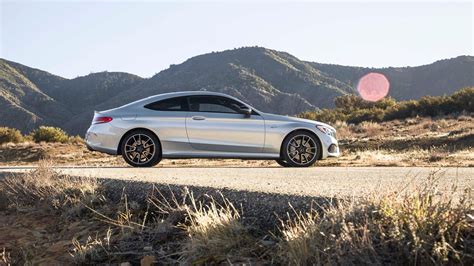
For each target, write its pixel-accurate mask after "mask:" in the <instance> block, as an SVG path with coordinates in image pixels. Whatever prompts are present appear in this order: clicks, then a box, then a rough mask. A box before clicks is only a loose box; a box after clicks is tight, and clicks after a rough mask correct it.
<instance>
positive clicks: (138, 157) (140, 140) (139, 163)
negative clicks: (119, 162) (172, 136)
mask: <svg viewBox="0 0 474 266" xmlns="http://www.w3.org/2000/svg"><path fill="white" fill-rule="evenodd" d="M121 150H122V157H123V159H124V160H125V161H126V162H127V163H128V164H129V165H131V166H133V167H152V166H155V165H156V164H158V163H159V162H160V161H161V147H160V141H159V140H158V138H157V137H156V136H155V135H154V134H152V133H150V132H149V131H146V130H135V131H132V132H130V133H127V135H125V137H124V140H123V142H122V147H121Z"/></svg>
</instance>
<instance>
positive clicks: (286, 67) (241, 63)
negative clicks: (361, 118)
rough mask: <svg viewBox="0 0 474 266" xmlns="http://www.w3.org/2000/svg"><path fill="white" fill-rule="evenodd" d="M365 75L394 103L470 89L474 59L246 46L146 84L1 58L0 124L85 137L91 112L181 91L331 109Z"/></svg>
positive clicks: (268, 106) (295, 108) (266, 107)
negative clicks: (322, 54) (305, 53)
mask: <svg viewBox="0 0 474 266" xmlns="http://www.w3.org/2000/svg"><path fill="white" fill-rule="evenodd" d="M369 72H379V73H382V74H384V75H386V76H387V78H388V79H389V80H390V82H391V90H390V94H389V95H390V96H392V97H394V98H395V99H398V100H406V99H418V98H419V97H421V96H425V95H432V96H437V95H442V94H451V93H452V92H454V91H456V90H458V89H461V88H462V87H467V86H473V85H474V57H473V56H458V57H455V58H451V59H443V60H438V61H436V62H434V63H432V64H427V65H422V66H416V67H387V68H366V67H353V66H341V65H335V64H322V63H317V62H308V61H303V60H300V59H298V58H297V57H295V56H293V55H291V54H289V53H286V52H280V51H276V50H272V49H267V48H263V47H244V48H235V49H231V50H225V51H220V52H211V53H208V54H202V55H197V56H194V57H191V58H189V59H188V60H186V61H184V62H183V63H181V64H176V65H170V67H169V68H167V69H165V70H162V71H160V72H158V73H157V74H155V75H154V76H152V77H150V78H142V77H139V76H137V75H134V74H130V73H126V72H108V71H104V72H97V73H91V74H89V75H85V76H80V77H76V78H73V79H67V78H63V77H60V76H57V75H54V74H51V73H49V72H47V71H43V70H40V69H36V68H31V67H28V66H25V65H22V64H20V63H16V62H13V61H9V60H5V59H0V102H1V103H2V106H3V108H2V111H1V112H0V126H10V127H16V128H19V129H20V130H22V131H23V132H28V131H30V130H32V129H33V128H35V127H37V126H39V125H42V124H46V125H53V126H59V127H62V128H63V129H65V130H66V131H67V132H69V133H71V134H81V135H83V134H84V133H85V130H86V129H87V127H88V126H89V124H90V121H91V119H92V116H93V111H94V110H105V109H109V108H113V107H117V106H120V105H122V104H125V103H128V102H131V101H133V100H137V99H140V98H144V97H147V96H151V95H155V94H160V93H165V92H172V91H184V90H209V91H219V92H224V93H228V94H230V95H232V96H235V97H238V98H240V99H242V100H243V101H246V102H248V103H249V104H251V105H253V106H255V107H256V108H258V109H260V110H262V111H266V112H273V113H279V114H290V115H294V114H297V113H300V112H303V111H308V110H314V109H317V108H331V107H333V106H334V103H333V100H334V98H335V97H337V96H341V95H345V94H354V93H356V85H357V82H358V80H359V79H360V77H362V76H363V75H364V74H367V73H369ZM15 114H18V115H15ZM19 117H21V119H18V118H19Z"/></svg>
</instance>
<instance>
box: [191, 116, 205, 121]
mask: <svg viewBox="0 0 474 266" xmlns="http://www.w3.org/2000/svg"><path fill="white" fill-rule="evenodd" d="M191 118H192V119H193V120H206V118H205V117H204V116H193V117H191Z"/></svg>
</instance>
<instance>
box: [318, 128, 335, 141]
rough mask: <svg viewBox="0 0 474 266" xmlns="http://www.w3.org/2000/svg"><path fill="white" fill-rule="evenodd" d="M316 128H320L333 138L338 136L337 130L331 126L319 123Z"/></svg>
mask: <svg viewBox="0 0 474 266" xmlns="http://www.w3.org/2000/svg"><path fill="white" fill-rule="evenodd" d="M316 128H317V129H319V131H321V132H323V133H324V134H326V135H328V136H331V137H333V138H336V131H335V130H333V129H331V128H329V127H325V126H321V125H317V126H316Z"/></svg>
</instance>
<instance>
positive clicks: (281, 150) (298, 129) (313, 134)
mask: <svg viewBox="0 0 474 266" xmlns="http://www.w3.org/2000/svg"><path fill="white" fill-rule="evenodd" d="M297 131H302V132H306V133H309V134H311V135H312V136H314V137H315V138H316V140H317V141H318V143H319V147H321V148H322V147H323V143H322V142H321V139H320V138H319V136H318V134H316V133H315V132H314V131H312V130H311V129H307V128H296V129H293V130H292V131H290V132H288V133H287V134H286V135H285V137H284V138H283V140H282V141H281V144H280V158H283V144H284V143H285V140H286V139H287V138H288V136H289V135H290V134H292V133H294V132H297ZM322 157H323V152H322V151H321V152H320V154H319V157H318V160H321V159H322Z"/></svg>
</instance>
